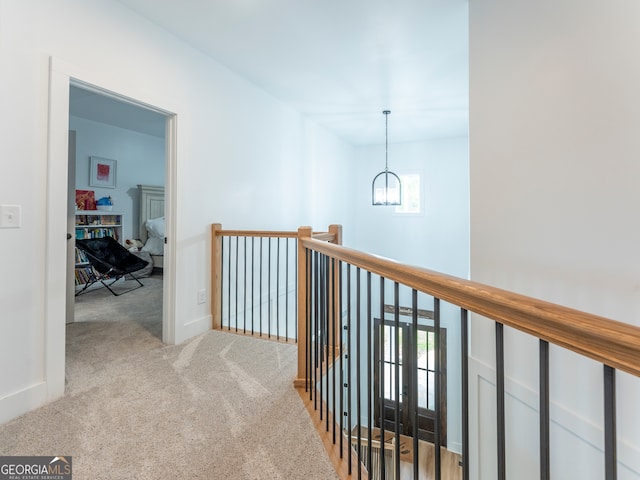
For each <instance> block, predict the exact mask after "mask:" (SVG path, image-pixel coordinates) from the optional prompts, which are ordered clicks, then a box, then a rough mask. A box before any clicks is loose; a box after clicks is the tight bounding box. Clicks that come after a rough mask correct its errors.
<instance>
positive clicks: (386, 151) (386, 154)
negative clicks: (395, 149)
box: [371, 110, 402, 206]
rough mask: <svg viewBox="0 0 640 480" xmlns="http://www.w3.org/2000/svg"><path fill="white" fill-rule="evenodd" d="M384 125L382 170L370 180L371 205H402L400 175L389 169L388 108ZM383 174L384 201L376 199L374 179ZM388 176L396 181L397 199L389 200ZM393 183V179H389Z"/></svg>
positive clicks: (385, 111) (384, 112) (385, 112)
mask: <svg viewBox="0 0 640 480" xmlns="http://www.w3.org/2000/svg"><path fill="white" fill-rule="evenodd" d="M382 113H383V114H384V118H385V120H384V126H385V143H384V170H383V171H382V172H380V173H378V174H377V175H376V176H375V177H373V182H371V205H375V206H387V205H402V182H401V181H400V177H398V175H396V174H395V173H393V172H392V171H390V170H389V114H390V113H391V111H390V110H384V111H383V112H382ZM381 175H384V192H385V194H384V201H382V202H381V201H376V180H378V177H380V176H381ZM389 176H392V177H395V182H397V183H398V199H397V201H389ZM391 182H392V183H393V182H394V180H393V179H391Z"/></svg>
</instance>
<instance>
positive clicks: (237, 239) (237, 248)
mask: <svg viewBox="0 0 640 480" xmlns="http://www.w3.org/2000/svg"><path fill="white" fill-rule="evenodd" d="M239 250H240V237H236V332H237V331H238V257H239V256H240V255H239V253H238V252H239Z"/></svg>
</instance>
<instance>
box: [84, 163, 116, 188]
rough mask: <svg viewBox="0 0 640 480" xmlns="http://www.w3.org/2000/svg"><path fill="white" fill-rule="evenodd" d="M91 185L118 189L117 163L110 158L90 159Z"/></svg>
mask: <svg viewBox="0 0 640 480" xmlns="http://www.w3.org/2000/svg"><path fill="white" fill-rule="evenodd" d="M89 159H90V162H91V166H90V169H89V185H91V186H92V187H103V188H116V161H115V160H110V159H108V158H100V157H89Z"/></svg>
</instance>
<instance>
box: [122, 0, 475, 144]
mask: <svg viewBox="0 0 640 480" xmlns="http://www.w3.org/2000/svg"><path fill="white" fill-rule="evenodd" d="M120 2H121V3H123V4H124V5H126V6H128V7H130V8H131V9H133V10H135V11H137V12H139V13H140V14H141V15H143V16H145V17H147V18H148V19H149V20H151V21H152V22H154V23H156V24H158V25H160V26H161V27H163V28H165V29H166V30H168V31H170V32H172V33H174V34H175V35H176V36H178V37H180V38H181V39H183V40H185V41H186V42H188V43H189V44H191V45H192V46H194V47H196V48H198V49H199V50H201V51H203V52H204V53H206V54H207V55H209V56H211V57H213V58H214V59H216V60H217V61H219V62H220V63H222V64H224V65H226V66H227V67H229V68H230V69H231V70H233V71H235V72H237V73H239V74H240V75H242V76H243V77H246V78H247V79H248V80H250V81H251V82H252V83H254V84H256V85H258V86H259V87H261V88H263V89H264V90H265V91H267V92H268V93H270V94H271V95H273V96H275V97H276V98H278V99H280V100H281V101H283V102H285V103H287V104H289V105H291V106H292V107H293V108H295V109H296V110H298V111H300V112H301V113H303V114H304V115H305V116H308V117H310V118H312V119H314V120H315V121H317V122H318V123H320V124H321V125H324V126H325V127H326V128H328V129H329V130H331V131H333V132H334V133H336V134H337V135H338V136H340V137H342V138H344V139H345V140H347V141H348V142H350V143H352V144H353V145H367V144H375V143H381V142H384V115H382V110H385V109H389V110H391V115H390V116H389V141H390V142H405V141H418V140H424V139H428V138H438V137H449V136H461V135H466V134H467V132H468V0H181V1H180V2H177V1H175V0H120Z"/></svg>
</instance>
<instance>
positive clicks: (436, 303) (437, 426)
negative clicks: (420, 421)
mask: <svg viewBox="0 0 640 480" xmlns="http://www.w3.org/2000/svg"><path fill="white" fill-rule="evenodd" d="M433 328H434V330H435V331H434V334H433V338H434V343H435V345H434V347H435V355H434V357H435V358H434V367H435V371H436V374H435V392H434V393H435V402H436V408H435V411H436V418H435V423H434V430H435V432H434V478H435V479H436V480H440V478H441V475H442V473H441V469H442V453H441V451H440V448H441V447H442V438H441V435H440V433H441V431H442V409H441V408H440V405H441V401H440V399H441V396H442V392H441V390H442V389H441V385H440V380H441V376H440V373H441V372H440V369H441V368H442V366H441V362H440V355H441V351H442V349H441V348H440V299H439V298H434V299H433Z"/></svg>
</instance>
